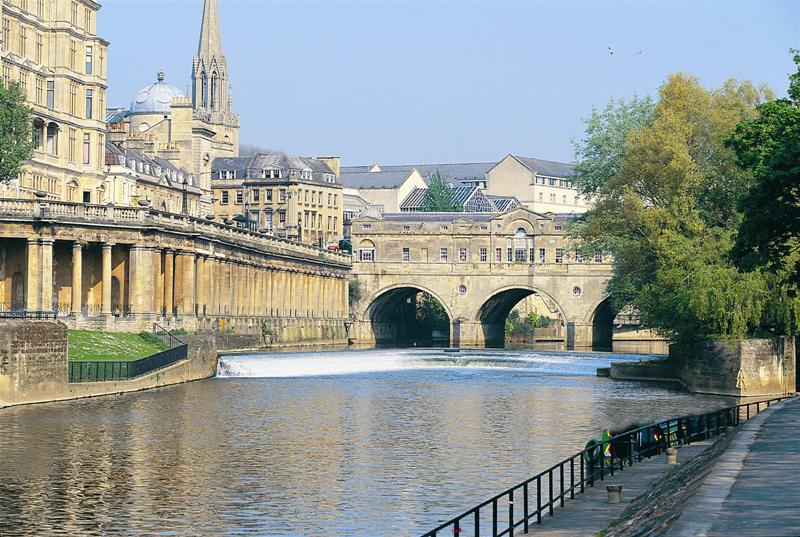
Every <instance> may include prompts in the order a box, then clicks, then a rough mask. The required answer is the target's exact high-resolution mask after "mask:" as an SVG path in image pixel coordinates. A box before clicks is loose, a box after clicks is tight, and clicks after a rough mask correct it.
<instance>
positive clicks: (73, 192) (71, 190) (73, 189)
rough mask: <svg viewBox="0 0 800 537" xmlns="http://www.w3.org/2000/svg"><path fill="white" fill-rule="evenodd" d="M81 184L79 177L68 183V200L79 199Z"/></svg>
mask: <svg viewBox="0 0 800 537" xmlns="http://www.w3.org/2000/svg"><path fill="white" fill-rule="evenodd" d="M79 187H80V184H79V183H78V180H77V179H72V180H71V181H70V182H69V183H67V201H78V188H79Z"/></svg>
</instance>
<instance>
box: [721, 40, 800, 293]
mask: <svg viewBox="0 0 800 537" xmlns="http://www.w3.org/2000/svg"><path fill="white" fill-rule="evenodd" d="M792 53H793V59H794V62H795V64H796V66H797V69H796V71H795V72H794V73H793V74H792V75H790V77H789V82H790V85H789V98H788V99H777V100H772V101H770V102H767V103H764V104H761V105H759V106H758V108H757V111H758V115H757V117H755V118H753V119H748V120H745V121H742V122H741V123H739V125H738V126H737V127H736V131H735V132H734V133H733V134H732V135H731V136H730V138H729V139H728V145H729V146H730V147H731V148H733V150H734V151H735V153H736V158H737V162H738V164H739V165H741V166H742V168H743V169H744V170H747V171H748V172H749V173H750V174H751V175H752V184H751V185H750V188H749V189H748V191H747V192H746V194H745V195H743V196H742V198H741V201H740V204H739V207H740V209H741V211H742V215H743V218H742V223H741V226H740V228H739V233H738V236H737V238H736V245H735V247H734V249H733V256H734V258H735V259H736V260H737V262H738V264H739V266H740V267H741V268H742V269H744V270H756V269H758V268H759V267H765V268H766V269H768V270H770V271H772V272H773V273H775V274H776V275H779V276H781V279H783V280H785V282H786V283H787V284H788V285H790V286H791V287H792V288H793V289H792V290H791V292H792V294H793V295H796V294H797V292H796V289H797V286H798V285H800V51H796V50H793V51H792Z"/></svg>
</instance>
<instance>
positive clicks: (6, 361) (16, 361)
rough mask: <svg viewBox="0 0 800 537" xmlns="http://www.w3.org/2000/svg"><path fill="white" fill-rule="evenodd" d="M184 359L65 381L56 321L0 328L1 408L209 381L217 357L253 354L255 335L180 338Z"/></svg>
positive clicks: (61, 332)
mask: <svg viewBox="0 0 800 537" xmlns="http://www.w3.org/2000/svg"><path fill="white" fill-rule="evenodd" d="M181 339H182V340H183V341H184V342H185V343H187V344H188V356H187V358H186V359H185V360H181V361H179V362H176V363H174V364H172V365H169V366H167V367H163V368H161V369H158V370H156V371H153V372H151V373H148V374H145V375H142V376H139V377H136V378H134V379H131V380H119V381H109V382H79V383H71V382H69V381H68V356H67V327H66V325H64V324H63V323H60V322H58V321H26V320H5V321H3V322H1V323H0V408H2V407H4V406H14V405H24V404H33V403H44V402H52V401H63V400H68V399H79V398H84V397H96V396H100V395H111V394H119V393H126V392H135V391H141V390H147V389H151V388H158V387H161V386H169V385H173V384H181V383H184V382H191V381H195V380H201V379H206V378H209V377H213V376H214V375H215V374H216V371H217V359H218V356H219V355H220V354H222V353H225V352H246V351H250V352H253V351H258V350H260V349H263V348H264V347H265V344H264V338H263V337H262V336H260V335H236V334H219V333H212V332H209V333H204V334H192V335H185V336H181Z"/></svg>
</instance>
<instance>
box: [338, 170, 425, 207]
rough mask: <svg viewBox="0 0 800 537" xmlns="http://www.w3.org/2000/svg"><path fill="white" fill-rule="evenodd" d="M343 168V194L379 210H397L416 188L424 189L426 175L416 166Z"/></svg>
mask: <svg viewBox="0 0 800 537" xmlns="http://www.w3.org/2000/svg"><path fill="white" fill-rule="evenodd" d="M366 168H367V169H361V167H355V168H353V167H343V168H342V172H341V181H342V186H343V188H344V193H345V194H347V195H350V196H358V197H359V198H361V199H363V200H365V201H366V202H367V203H369V204H370V205H371V206H372V207H373V208H374V209H375V210H377V211H378V212H387V213H398V212H400V204H401V203H402V202H403V200H405V199H406V198H407V197H408V195H409V194H411V192H412V191H413V190H414V189H415V188H427V187H428V184H427V183H426V182H425V178H424V177H423V176H422V174H421V173H420V172H419V171H418V170H417V169H415V168H411V169H403V170H387V171H384V170H382V169H381V168H380V167H379V166H377V165H375V166H372V167H366Z"/></svg>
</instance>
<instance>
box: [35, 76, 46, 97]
mask: <svg viewBox="0 0 800 537" xmlns="http://www.w3.org/2000/svg"><path fill="white" fill-rule="evenodd" d="M36 104H44V78H43V77H41V76H37V77H36Z"/></svg>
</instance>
